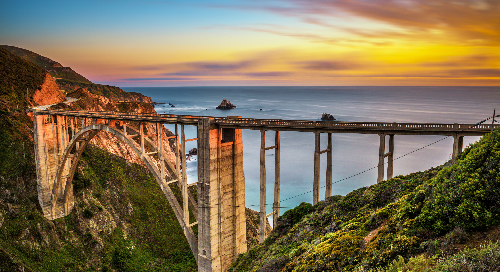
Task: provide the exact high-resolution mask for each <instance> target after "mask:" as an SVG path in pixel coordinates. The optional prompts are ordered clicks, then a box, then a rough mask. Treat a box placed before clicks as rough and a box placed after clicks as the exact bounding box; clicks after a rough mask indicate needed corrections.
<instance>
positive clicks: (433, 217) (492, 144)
mask: <svg viewBox="0 0 500 272" xmlns="http://www.w3.org/2000/svg"><path fill="white" fill-rule="evenodd" d="M499 166H500V135H499V133H498V131H495V132H493V133H491V134H489V135H486V136H484V137H483V138H482V139H481V140H480V141H479V142H478V143H476V144H474V145H473V146H472V147H469V148H467V149H466V150H465V151H464V153H462V155H461V157H460V159H459V160H458V162H456V163H454V164H453V165H451V166H449V167H438V168H434V169H430V170H428V171H425V172H420V173H414V174H410V175H407V176H398V177H395V178H393V179H391V180H389V181H384V182H381V183H379V184H377V185H373V186H370V187H367V188H360V189H358V190H355V191H353V192H351V193H349V194H348V195H346V196H345V197H341V196H335V197H332V198H329V199H328V200H327V201H324V202H320V203H318V204H317V205H316V206H314V207H309V208H308V206H307V205H302V206H299V208H295V209H294V210H290V211H288V212H287V213H285V214H284V215H283V216H282V217H281V218H280V225H279V226H278V227H277V228H276V230H275V231H273V233H271V234H270V236H269V238H268V239H267V240H266V241H265V243H264V244H263V245H261V246H259V247H256V248H254V249H252V250H250V251H249V252H248V253H246V254H243V255H241V256H239V258H238V260H237V262H236V263H235V264H234V266H233V270H234V271H332V270H334V271H356V270H358V271H361V270H364V271H369V270H371V269H376V268H380V267H384V266H386V265H388V264H391V263H392V262H393V261H394V260H398V259H399V258H400V257H399V256H401V257H402V258H406V259H408V258H410V257H412V256H418V255H421V254H424V253H425V254H427V255H423V256H424V257H421V258H423V260H424V261H425V262H428V263H431V264H432V265H436V262H438V261H437V259H436V258H434V259H432V258H431V259H429V258H427V257H425V256H433V255H435V254H437V256H440V257H441V258H442V259H441V261H440V263H444V262H445V261H446V260H447V258H449V259H453V258H455V257H456V256H458V255H453V254H460V253H457V251H458V250H459V249H460V248H463V246H460V245H461V244H463V243H468V242H470V240H469V239H468V237H470V235H472V234H477V233H482V232H485V231H488V230H491V229H492V228H495V227H496V226H498V225H499V222H500V209H499V208H500V207H499V206H500V201H499V200H500V190H499V189H500V188H499V187H500V174H499V171H500V168H499ZM299 209H302V211H299ZM293 218H295V219H293ZM294 220H295V221H298V223H297V224H293V223H294ZM370 234H371V235H370ZM472 237H473V236H472ZM495 237H496V238H498V236H495ZM476 244H477V243H476ZM496 247H497V248H498V249H500V247H499V246H498V245H497V246H496ZM450 256H451V257H450ZM453 256H455V257H453ZM412 260H413V259H412ZM403 262H404V261H403ZM470 262H474V260H472V259H470ZM452 270H453V269H452ZM401 271H402V270H401ZM422 271H425V270H422ZM439 271H441V270H439ZM443 271H448V270H443ZM458 271H460V270H458Z"/></svg>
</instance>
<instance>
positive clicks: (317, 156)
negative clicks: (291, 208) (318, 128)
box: [313, 132, 332, 205]
mask: <svg viewBox="0 0 500 272" xmlns="http://www.w3.org/2000/svg"><path fill="white" fill-rule="evenodd" d="M320 135H321V134H320V133H319V132H315V133H314V181H313V205H316V203H318V202H319V177H320V168H321V154H323V153H326V156H327V157H326V190H325V199H326V198H327V197H330V196H332V134H331V133H328V143H327V148H326V149H325V150H321V137H320Z"/></svg>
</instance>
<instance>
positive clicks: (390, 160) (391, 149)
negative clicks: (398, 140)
mask: <svg viewBox="0 0 500 272" xmlns="http://www.w3.org/2000/svg"><path fill="white" fill-rule="evenodd" d="M386 155H387V179H388V180H389V179H391V178H392V176H393V174H394V134H391V135H389V153H387V154H386Z"/></svg>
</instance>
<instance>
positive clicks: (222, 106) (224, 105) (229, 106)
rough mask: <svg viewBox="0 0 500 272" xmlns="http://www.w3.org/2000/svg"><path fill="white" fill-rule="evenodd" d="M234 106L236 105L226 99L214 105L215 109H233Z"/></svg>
mask: <svg viewBox="0 0 500 272" xmlns="http://www.w3.org/2000/svg"><path fill="white" fill-rule="evenodd" d="M234 108H236V106H235V105H233V104H231V102H230V101H228V100H226V99H224V100H222V102H221V103H220V105H219V106H217V107H216V109H218V110H230V109H234Z"/></svg>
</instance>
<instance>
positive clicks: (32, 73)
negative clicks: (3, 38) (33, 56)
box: [0, 47, 47, 114]
mask: <svg viewBox="0 0 500 272" xmlns="http://www.w3.org/2000/svg"><path fill="white" fill-rule="evenodd" d="M0 64H1V65H0V114H2V112H5V111H9V110H8V109H10V111H12V110H13V109H23V108H24V107H26V106H28V105H29V103H28V101H27V100H26V98H27V96H29V97H31V96H32V95H33V93H35V90H37V89H39V88H40V86H41V85H42V84H43V81H44V79H45V74H46V73H47V72H46V71H45V70H43V69H42V68H40V67H38V66H36V65H34V64H33V63H30V62H28V61H25V60H23V59H21V58H19V57H17V56H15V55H13V54H11V53H9V51H7V50H5V49H3V48H1V47H0ZM26 91H28V94H27V92H26Z"/></svg>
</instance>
